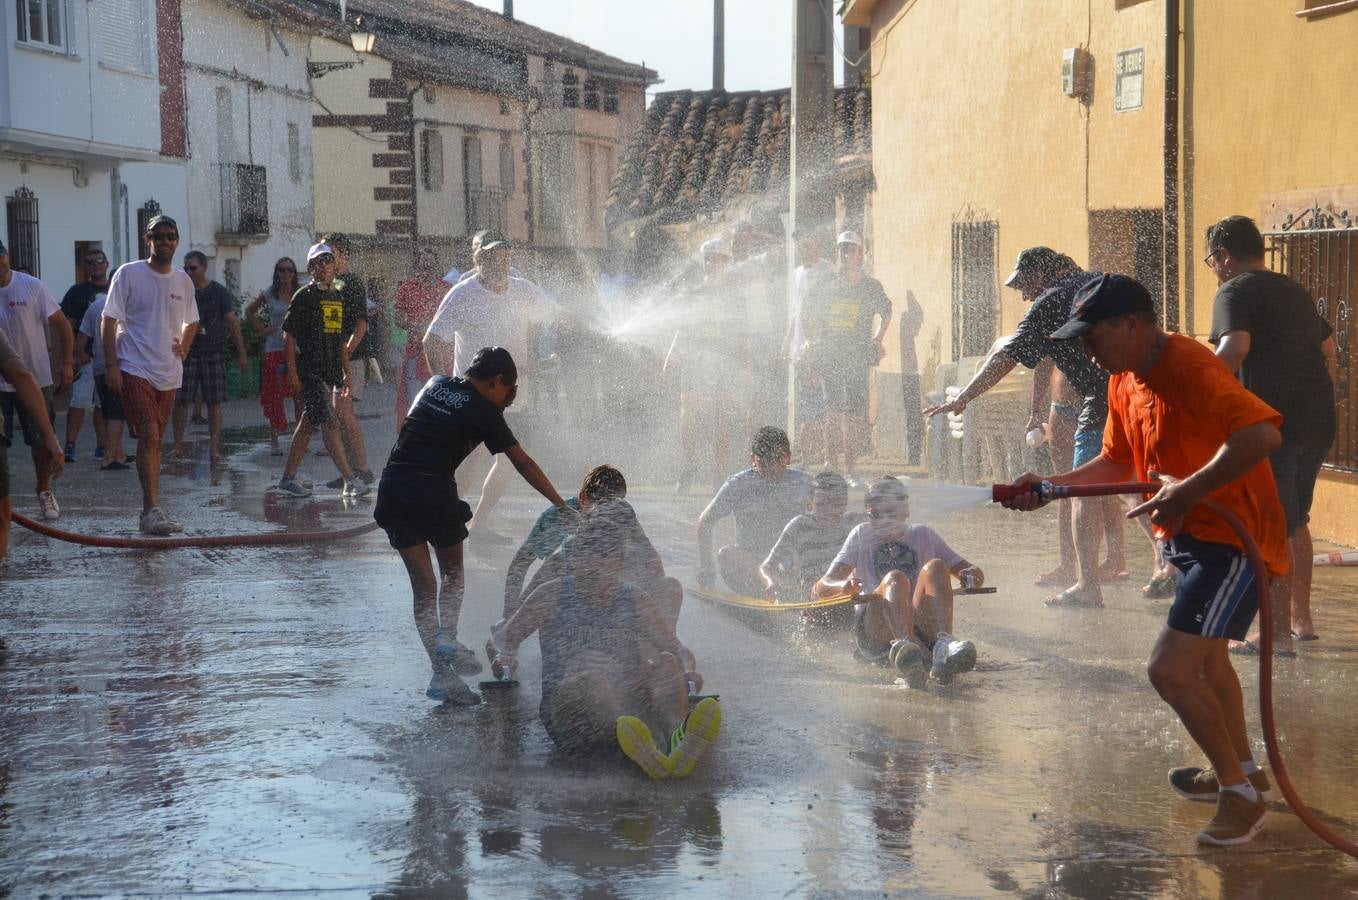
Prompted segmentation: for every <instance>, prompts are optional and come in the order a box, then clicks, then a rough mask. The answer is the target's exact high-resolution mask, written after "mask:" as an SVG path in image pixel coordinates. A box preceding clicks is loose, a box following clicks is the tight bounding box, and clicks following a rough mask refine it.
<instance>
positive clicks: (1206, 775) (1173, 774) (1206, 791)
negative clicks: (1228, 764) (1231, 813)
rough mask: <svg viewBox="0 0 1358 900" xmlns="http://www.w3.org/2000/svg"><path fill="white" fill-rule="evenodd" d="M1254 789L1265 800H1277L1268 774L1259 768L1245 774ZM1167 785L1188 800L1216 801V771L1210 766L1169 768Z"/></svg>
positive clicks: (1200, 801)
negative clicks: (1249, 773)
mask: <svg viewBox="0 0 1358 900" xmlns="http://www.w3.org/2000/svg"><path fill="white" fill-rule="evenodd" d="M1246 777H1247V778H1248V779H1249V782H1250V784H1252V785H1253V786H1254V789H1255V790H1256V791H1258V792H1259V796H1261V797H1263V798H1264V799H1265V800H1277V799H1278V795H1277V793H1276V792H1275V791H1274V790H1273V785H1272V784H1271V783H1270V782H1269V780H1268V774H1267V773H1266V772H1265V771H1264V770H1263V769H1260V770H1259V771H1258V772H1255V773H1254V774H1252V775H1247V776H1246ZM1169 786H1170V787H1171V788H1173V789H1174V793H1176V794H1178V795H1179V796H1180V797H1185V798H1187V799H1189V800H1196V801H1197V802H1199V803H1216V802H1217V791H1218V789H1219V786H1218V785H1217V773H1216V771H1215V770H1214V769H1213V768H1212V767H1211V766H1207V767H1206V768H1203V767H1200V766H1184V767H1182V768H1179V769H1170V770H1169Z"/></svg>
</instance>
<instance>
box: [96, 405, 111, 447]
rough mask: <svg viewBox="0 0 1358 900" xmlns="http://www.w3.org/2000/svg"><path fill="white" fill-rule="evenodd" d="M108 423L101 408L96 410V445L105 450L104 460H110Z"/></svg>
mask: <svg viewBox="0 0 1358 900" xmlns="http://www.w3.org/2000/svg"><path fill="white" fill-rule="evenodd" d="M107 438H108V423H107V422H105V421H104V413H103V410H101V409H100V408H99V407H97V406H96V407H95V408H94V445H95V446H96V447H103V448H104V458H105V459H108V440H107Z"/></svg>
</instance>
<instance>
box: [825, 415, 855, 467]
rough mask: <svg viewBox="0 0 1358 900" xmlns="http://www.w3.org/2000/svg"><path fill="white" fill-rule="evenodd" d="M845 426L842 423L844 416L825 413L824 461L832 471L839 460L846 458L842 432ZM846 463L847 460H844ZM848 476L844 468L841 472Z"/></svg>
mask: <svg viewBox="0 0 1358 900" xmlns="http://www.w3.org/2000/svg"><path fill="white" fill-rule="evenodd" d="M846 427H847V426H846V425H845V422H844V415H843V414H842V413H838V412H832V413H827V414H826V416H825V461H826V464H827V466H828V467H829V468H831V469H834V468H835V466H837V465H838V464H839V460H840V459H842V458H845V457H847V451H846V449H845V441H844V431H845V428H846ZM846 462H847V459H846ZM843 471H844V472H845V474H848V472H849V469H848V467H847V466H846V467H845V468H844V470H843Z"/></svg>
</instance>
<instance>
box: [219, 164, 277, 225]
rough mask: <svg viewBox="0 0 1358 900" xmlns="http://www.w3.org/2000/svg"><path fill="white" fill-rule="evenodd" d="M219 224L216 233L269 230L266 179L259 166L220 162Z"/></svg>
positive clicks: (263, 171)
mask: <svg viewBox="0 0 1358 900" xmlns="http://www.w3.org/2000/svg"><path fill="white" fill-rule="evenodd" d="M218 168H219V169H220V175H221V192H222V223H221V227H220V228H219V229H218V232H219V233H221V234H237V235H266V234H268V233H269V178H268V171H267V170H266V169H265V168H264V167H263V166H250V165H245V164H244V163H222V164H221V165H220V166H219V167H218Z"/></svg>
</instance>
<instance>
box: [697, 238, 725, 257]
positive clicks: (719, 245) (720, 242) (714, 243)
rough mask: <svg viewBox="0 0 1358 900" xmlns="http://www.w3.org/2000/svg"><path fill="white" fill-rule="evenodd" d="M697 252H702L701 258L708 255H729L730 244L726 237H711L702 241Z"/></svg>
mask: <svg viewBox="0 0 1358 900" xmlns="http://www.w3.org/2000/svg"><path fill="white" fill-rule="evenodd" d="M698 252H699V253H701V254H702V257H703V259H707V258H708V257H710V256H730V255H731V245H730V243H728V242H727V240H726V238H712V239H711V240H709V241H703V246H702V248H701V249H700V250H699V251H698Z"/></svg>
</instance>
